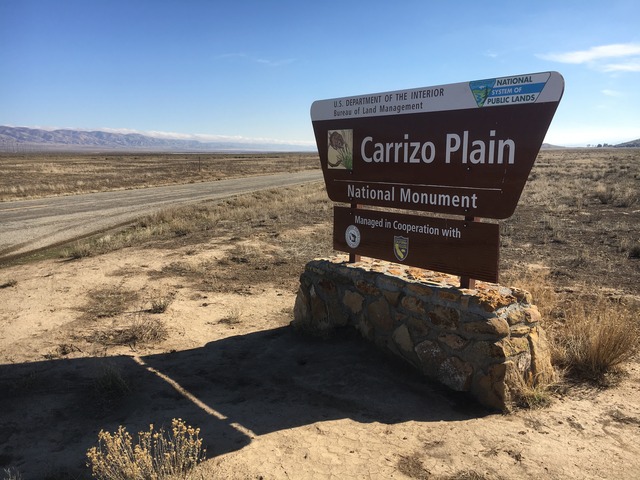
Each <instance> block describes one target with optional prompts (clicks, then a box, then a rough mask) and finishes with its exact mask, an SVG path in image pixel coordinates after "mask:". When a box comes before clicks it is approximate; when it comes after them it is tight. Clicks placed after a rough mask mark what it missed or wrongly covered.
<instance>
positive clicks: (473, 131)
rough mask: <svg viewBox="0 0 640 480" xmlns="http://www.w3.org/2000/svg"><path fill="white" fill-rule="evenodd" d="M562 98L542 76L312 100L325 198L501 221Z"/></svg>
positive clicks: (550, 75) (554, 78)
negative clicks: (325, 187) (327, 196)
mask: <svg viewBox="0 0 640 480" xmlns="http://www.w3.org/2000/svg"><path fill="white" fill-rule="evenodd" d="M563 91H564V79H563V78H562V76H561V75H560V74H559V73H557V72H546V73H535V74H525V75H516V76H512V77H502V78H494V79H488V80H479V81H473V82H464V83H455V84H450V85H441V86H435V87H424V88H415V89H410V90H398V91H393V92H385V93H376V94H370V95H358V96H353V97H342V98H336V99H330V100H320V101H317V102H314V103H313V105H312V106H311V120H312V123H313V129H314V133H315V137H316V143H317V146H318V152H319V155H320V161H321V165H322V170H323V174H324V179H325V184H326V186H327V193H328V195H329V198H330V199H331V200H333V201H334V202H345V203H357V204H363V205H378V206H383V207H391V208H400V209H406V210H423V211H430V212H440V213H448V214H454V215H464V216H468V217H484V218H495V219H503V218H508V217H510V216H511V215H512V214H513V212H514V210H515V208H516V204H517V203H518V200H519V198H520V194H521V193H522V189H523V188H524V185H525V183H526V181H527V177H528V175H529V172H530V171H531V168H532V166H533V163H534V161H535V159H536V156H537V154H538V151H539V150H540V146H541V145H542V141H543V140H544V136H545V134H546V132H547V129H548V128H549V124H550V123H551V119H552V118H553V115H554V113H555V111H556V109H557V107H558V103H559V102H560V98H561V97H562V93H563Z"/></svg>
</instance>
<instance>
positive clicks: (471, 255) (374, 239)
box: [333, 206, 499, 282]
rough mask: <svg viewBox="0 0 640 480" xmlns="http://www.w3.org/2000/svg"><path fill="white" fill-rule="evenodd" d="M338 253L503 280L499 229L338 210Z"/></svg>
mask: <svg viewBox="0 0 640 480" xmlns="http://www.w3.org/2000/svg"><path fill="white" fill-rule="evenodd" d="M333 248H335V249H336V250H339V251H342V252H349V253H355V254H357V255H365V256H367V257H372V258H379V259H381V260H387V261H391V262H397V263H404V264H407V265H412V266H415V267H419V268H427V269H431V270H435V271H439V272H446V273H451V274H453V275H460V276H463V277H464V276H466V277H473V278H476V279H478V280H484V281H487V282H497V281H498V255H499V254H498V252H499V227H498V225H497V224H495V223H480V222H471V221H463V220H451V219H444V218H430V217H425V216H420V215H408V214H399V213H395V212H383V211H374V210H365V209H355V208H347V207H338V206H336V207H334V223H333Z"/></svg>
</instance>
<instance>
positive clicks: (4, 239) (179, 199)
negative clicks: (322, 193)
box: [0, 170, 322, 260]
mask: <svg viewBox="0 0 640 480" xmlns="http://www.w3.org/2000/svg"><path fill="white" fill-rule="evenodd" d="M321 178H322V174H321V172H320V170H307V171H303V172H297V173H282V174H276V175H262V176H256V177H244V178H236V179H230V180H220V181H217V182H206V183H191V184H187V185H171V186H165V187H153V188H143V189H139V190H120V191H115V192H104V193H91V194H85V195H72V196H65V197H48V198H41V199H37V200H20V201H16V202H0V260H2V259H5V258H7V257H9V256H14V255H16V254H23V253H28V252H31V251H34V250H38V249H40V248H44V247H47V246H51V245H56V244H60V243H64V242H68V241H71V240H74V239H76V238H79V237H83V236H86V235H90V234H92V233H96V232H99V231H101V230H106V229H108V228H112V227H114V226H117V225H121V224H124V223H127V222H131V221H133V220H134V219H136V218H137V217H139V216H141V215H145V214H148V213H150V212H153V211H156V210H159V209H162V208H166V207H171V206H175V205H179V204H186V203H193V202H198V201H202V200H211V199H221V198H225V197H231V196H234V195H238V194H241V193H247V192H253V191H257V190H264V189H269V188H278V187H285V186H290V185H297V184H302V183H308V182H313V181H318V180H320V179H321Z"/></svg>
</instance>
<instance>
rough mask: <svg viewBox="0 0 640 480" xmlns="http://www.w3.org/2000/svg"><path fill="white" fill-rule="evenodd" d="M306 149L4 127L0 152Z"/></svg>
mask: <svg viewBox="0 0 640 480" xmlns="http://www.w3.org/2000/svg"><path fill="white" fill-rule="evenodd" d="M309 150H313V148H311V147H308V146H304V145H295V144H287V143H266V142H251V143H249V142H234V141H216V142H200V141H197V140H181V139H173V138H157V137H152V136H148V135H141V134H138V133H113V132H105V131H99V130H96V131H84V130H70V129H61V130H42V129H38V128H26V127H7V126H0V152H9V153H27V152H40V151H67V152H68V151H82V152H103V151H122V152H144V151H146V152H229V151H233V152H268V151H279V152H291V151H309Z"/></svg>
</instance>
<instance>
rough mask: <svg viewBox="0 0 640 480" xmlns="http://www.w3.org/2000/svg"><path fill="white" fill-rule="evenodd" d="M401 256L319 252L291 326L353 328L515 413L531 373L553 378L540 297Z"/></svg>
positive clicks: (303, 280)
mask: <svg viewBox="0 0 640 480" xmlns="http://www.w3.org/2000/svg"><path fill="white" fill-rule="evenodd" d="M458 282H459V280H458V277H454V276H451V275H447V274H442V273H437V272H431V271H428V270H422V269H417V268H412V267H405V266H402V265H398V264H393V263H388V262H383V261H378V260H367V261H362V262H358V263H352V264H349V263H346V259H343V258H334V259H331V260H325V259H319V260H313V261H311V262H309V263H308V264H307V265H306V268H305V271H304V273H303V274H302V275H301V277H300V289H299V291H298V296H297V298H296V303H295V309H294V320H293V322H292V325H293V326H294V327H296V328H299V329H303V330H305V331H307V332H311V333H313V334H315V335H321V336H323V335H327V334H329V333H330V332H331V331H332V330H334V329H335V328H336V327H343V326H349V325H350V326H354V327H355V328H357V329H358V330H359V331H360V332H361V334H362V335H363V336H364V337H365V338H367V339H369V340H370V341H372V342H374V343H375V344H376V345H377V346H378V347H380V348H382V349H384V350H387V351H391V352H393V353H394V354H395V355H398V356H400V357H402V358H403V359H404V360H406V361H407V362H409V363H410V364H411V365H413V366H414V367H416V368H417V369H418V370H420V371H421V372H422V373H423V374H424V375H426V376H427V377H429V378H431V379H434V380H437V381H439V382H441V383H443V384H445V385H447V386H448V387H450V388H452V389H453V390H457V391H463V392H469V393H470V394H471V395H473V396H474V397H475V398H477V399H478V401H479V402H480V403H482V404H484V405H486V406H488V407H491V408H496V409H499V410H502V411H508V410H510V409H511V407H512V406H513V392H516V391H518V384H522V382H523V381H524V382H525V383H526V384H529V385H531V384H532V383H534V382H536V383H537V382H550V381H552V379H553V378H554V371H553V368H552V366H551V360H550V353H549V348H548V344H547V341H546V336H545V333H544V331H543V330H542V328H541V327H540V325H539V321H540V314H539V312H538V309H537V308H536V307H535V306H534V305H532V304H531V295H530V294H529V293H528V292H526V291H524V290H519V289H516V288H507V287H503V286H500V285H495V284H491V283H484V282H476V288H475V289H473V290H467V289H461V288H458V287H457V286H456V285H458Z"/></svg>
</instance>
